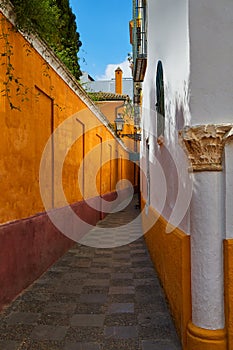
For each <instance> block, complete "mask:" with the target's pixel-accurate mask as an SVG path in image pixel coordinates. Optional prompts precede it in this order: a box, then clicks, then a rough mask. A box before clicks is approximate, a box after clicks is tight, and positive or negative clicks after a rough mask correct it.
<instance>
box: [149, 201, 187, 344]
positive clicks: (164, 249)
mask: <svg viewBox="0 0 233 350" xmlns="http://www.w3.org/2000/svg"><path fill="white" fill-rule="evenodd" d="M144 205H145V201H144V200H143V199H142V206H143V207H144ZM150 216H151V217H153V218H157V220H156V223H155V224H154V225H153V226H152V228H151V229H150V230H149V231H148V232H147V233H146V235H145V240H146V243H147V246H148V249H149V252H150V255H151V258H152V261H153V263H154V265H155V268H156V270H157V272H158V275H159V278H160V280H161V283H162V285H163V288H164V290H165V293H166V296H167V299H168V302H169V305H170V309H171V313H172V315H173V318H174V321H175V325H176V328H177V331H178V333H179V336H180V338H181V341H182V344H183V349H186V333H187V324H188V322H189V321H190V320H191V282H190V281H191V277H190V272H191V269H190V237H189V236H188V235H186V234H185V233H183V232H182V231H181V230H180V229H178V228H174V230H173V231H172V232H171V233H166V226H167V224H168V223H167V221H166V220H165V219H164V218H163V217H161V216H159V215H158V214H157V213H156V211H155V210H154V209H153V208H151V207H150V208H149V213H148V216H145V214H144V216H143V221H146V220H148V217H150Z"/></svg>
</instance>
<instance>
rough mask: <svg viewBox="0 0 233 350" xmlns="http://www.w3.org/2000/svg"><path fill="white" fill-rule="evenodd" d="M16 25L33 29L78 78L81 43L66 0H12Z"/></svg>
mask: <svg viewBox="0 0 233 350" xmlns="http://www.w3.org/2000/svg"><path fill="white" fill-rule="evenodd" d="M12 3H13V5H14V7H15V12H16V21H17V26H18V28H19V29H22V30H23V31H26V32H28V33H30V32H36V33H37V34H38V35H39V36H40V37H41V38H42V39H44V40H45V41H46V42H47V43H48V45H49V46H51V48H52V49H53V50H54V52H55V53H56V54H57V56H58V57H59V58H60V59H61V61H62V62H63V63H64V64H65V65H66V66H67V67H68V69H69V70H70V71H71V73H72V74H73V75H74V76H75V77H76V78H77V79H79V78H80V76H81V71H80V66H79V63H78V60H79V59H78V51H79V48H80V46H81V45H82V43H81V41H80V38H79V33H78V32H77V26H76V22H75V19H76V17H75V15H74V14H73V12H72V9H71V8H70V5H69V0H39V1H38V0H12Z"/></svg>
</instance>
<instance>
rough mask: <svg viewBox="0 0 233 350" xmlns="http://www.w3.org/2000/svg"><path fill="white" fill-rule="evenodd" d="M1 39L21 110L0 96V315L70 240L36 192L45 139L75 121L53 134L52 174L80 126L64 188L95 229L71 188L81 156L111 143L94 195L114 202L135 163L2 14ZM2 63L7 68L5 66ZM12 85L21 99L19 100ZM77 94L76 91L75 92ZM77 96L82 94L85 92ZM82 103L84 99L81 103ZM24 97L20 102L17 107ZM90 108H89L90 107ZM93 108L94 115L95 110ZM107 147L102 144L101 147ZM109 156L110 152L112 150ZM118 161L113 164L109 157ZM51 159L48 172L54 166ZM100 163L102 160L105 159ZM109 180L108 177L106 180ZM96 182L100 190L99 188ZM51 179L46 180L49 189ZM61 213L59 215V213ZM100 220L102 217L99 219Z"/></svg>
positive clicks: (54, 202)
mask: <svg viewBox="0 0 233 350" xmlns="http://www.w3.org/2000/svg"><path fill="white" fill-rule="evenodd" d="M0 31H1V32H0V35H1V34H2V33H3V34H6V35H7V36H6V38H7V40H8V41H9V43H10V46H11V47H10V51H11V52H10V56H9V57H8V58H10V64H12V66H13V68H14V70H13V71H12V73H13V75H12V77H11V80H12V82H11V83H10V84H9V89H10V90H9V92H10V96H11V99H10V102H11V103H13V105H14V106H16V107H18V106H20V109H21V111H18V110H16V109H11V108H10V105H9V100H7V98H6V97H4V96H3V95H4V91H3V92H2V93H1V94H0V128H1V139H0V192H1V196H0V247H1V248H0V281H1V288H0V309H1V308H2V307H3V306H4V305H6V304H7V303H9V302H10V301H11V300H12V299H13V298H14V297H15V296H16V295H17V294H18V293H20V292H21V291H22V290H23V289H24V288H26V287H27V286H28V285H29V284H30V283H32V282H33V281H34V280H35V279H36V278H37V277H38V276H39V275H40V274H42V273H43V272H44V271H45V270H46V269H47V268H48V267H49V266H50V265H51V264H52V263H53V262H54V261H55V260H56V259H58V258H59V257H60V256H61V255H62V254H63V253H64V252H65V251H66V250H67V249H68V248H69V247H70V246H71V245H72V244H73V241H71V240H69V239H68V238H66V237H65V236H63V235H62V234H61V233H60V232H59V231H58V229H56V228H55V227H54V226H53V224H52V223H51V222H50V220H49V218H48V216H47V214H46V212H45V208H44V205H43V203H42V199H41V195H40V186H39V168H40V161H41V157H42V154H43V150H44V148H45V145H46V143H47V141H48V139H49V137H50V135H51V133H52V132H53V131H54V130H55V129H56V128H57V127H58V126H60V125H61V124H62V123H63V122H64V121H67V120H68V119H69V117H70V116H72V115H75V119H74V122H73V123H74V125H73V126H71V127H69V128H68V129H67V130H62V132H61V135H60V134H59V141H60V143H59V146H58V147H57V148H56V149H55V150H54V151H53V153H52V154H50V158H49V159H48V164H50V165H49V166H50V167H51V169H50V171H51V174H52V171H53V170H54V169H56V163H57V162H58V160H59V155H60V152H61V151H62V149H64V147H65V143H66V141H67V140H69V139H70V138H71V137H72V133H73V132H76V131H77V130H78V128H82V127H83V130H84V131H85V132H84V134H83V135H81V137H80V138H78V139H77V141H76V142H75V143H74V145H73V146H72V147H71V148H70V150H69V152H68V153H67V155H66V157H65V162H64V167H63V173H62V185H63V188H64V193H65V195H66V199H67V201H68V203H71V204H72V208H73V210H74V211H75V212H77V213H78V214H79V215H80V216H81V218H82V219H83V220H84V221H86V222H88V223H90V224H92V225H95V224H96V222H97V221H98V220H99V219H100V217H101V215H100V213H98V212H97V211H96V210H94V209H92V208H90V207H89V206H88V205H87V203H86V202H85V201H83V194H82V193H81V191H80V188H79V187H78V186H77V172H78V168H79V165H80V163H81V162H82V160H83V156H85V157H86V155H87V154H88V152H90V151H91V150H92V149H93V148H94V147H95V146H96V145H98V144H99V143H100V140H102V142H103V143H104V142H105V141H107V143H108V142H109V144H111V147H112V148H111V153H112V156H113V159H112V160H108V161H106V162H105V164H104V165H103V167H102V170H101V178H100V177H99V174H97V180H96V183H97V189H98V191H99V193H101V195H102V196H103V197H104V198H106V200H111V199H114V198H115V195H116V194H115V184H116V182H117V181H118V180H119V179H120V177H121V176H122V177H123V178H127V179H129V180H131V182H132V183H133V180H134V177H133V170H134V165H133V164H132V163H129V162H128V161H127V160H125V159H124V158H126V159H127V157H128V154H127V152H126V151H125V150H124V149H123V148H122V147H121V145H120V144H119V143H118V142H113V143H112V141H113V140H114V136H113V135H112V134H111V132H110V131H109V130H108V128H107V127H105V126H104V125H103V124H102V123H101V122H100V120H99V119H98V118H97V117H96V116H95V114H94V112H92V111H91V110H90V108H87V105H86V104H85V103H84V102H83V101H82V100H81V99H80V98H79V96H78V95H77V94H76V93H75V92H74V91H73V90H72V89H71V88H70V87H69V85H68V84H67V83H66V82H65V81H64V80H63V79H62V78H61V77H60V76H59V75H58V74H57V73H56V72H55V71H54V69H53V68H51V66H49V65H48V64H47V63H46V62H45V61H44V59H43V58H42V57H41V56H40V54H39V53H38V52H37V51H36V50H35V49H34V48H33V47H32V46H30V45H29V44H28V42H27V41H26V40H25V38H24V37H23V36H22V35H21V34H20V33H18V32H15V31H14V30H12V26H11V25H10V23H9V22H8V21H7V20H6V19H4V17H2V16H1V14H0ZM5 46H6V40H4V39H3V38H2V36H0V53H1V54H0V65H1V70H0V90H4V86H5V85H4V83H5V82H6V79H7V76H6V72H7V68H9V62H8V64H7V56H4V55H3V54H4V52H6V48H5ZM4 63H5V64H4ZM15 79H17V80H18V81H19V82H20V84H22V85H21V86H20V89H21V90H22V91H25V89H26V94H25V95H22V94H21V95H18V96H17V93H18V92H17V90H16V89H17V87H19V85H17V84H15ZM81 90H82V89H81ZM83 94H85V93H84V92H83ZM86 98H87V97H86ZM22 99H24V101H21V100H22ZM90 103H91V102H90ZM93 110H94V109H93ZM107 146H108V145H107ZM108 147H109V150H110V146H108ZM116 154H117V155H118V157H122V160H121V159H118V160H115V159H114V158H115V155H116ZM53 159H54V166H52V165H51V164H52V163H53V162H52V160H53ZM103 160H104V158H103ZM96 162H99V159H95V157H94V156H92V157H91V158H90V159H89V161H88V162H86V163H85V171H84V177H85V174H86V173H88V172H87V170H90V169H91V167H92V166H93V165H94V164H96ZM110 174H111V177H110ZM100 180H101V185H100ZM52 181H53V176H52V175H51V177H50V176H49V178H48V183H49V184H51V183H52ZM53 182H54V194H53V195H51V193H48V196H50V197H51V198H50V197H49V198H50V199H51V201H50V203H49V208H53V207H55V208H60V207H62V206H63V205H64V201H63V199H62V198H61V197H60V195H59V194H58V193H57V188H58V186H59V184H57V183H56V180H54V181H53ZM83 184H84V196H85V193H86V194H87V195H88V196H87V197H88V198H93V197H94V200H95V198H96V197H95V196H96V193H95V192H94V191H93V188H94V184H93V183H90V181H88V179H87V178H85V179H84V183H83ZM59 210H60V209H59ZM102 216H104V213H103V214H102Z"/></svg>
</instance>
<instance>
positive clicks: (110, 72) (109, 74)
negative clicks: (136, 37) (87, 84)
mask: <svg viewBox="0 0 233 350" xmlns="http://www.w3.org/2000/svg"><path fill="white" fill-rule="evenodd" d="M118 67H120V68H121V70H122V71H123V78H132V70H131V68H130V67H129V61H128V59H127V58H126V59H125V61H124V62H121V63H117V64H108V65H107V67H106V69H105V74H104V75H101V76H99V77H97V79H96V80H111V79H112V78H115V70H116V69H117V68H118Z"/></svg>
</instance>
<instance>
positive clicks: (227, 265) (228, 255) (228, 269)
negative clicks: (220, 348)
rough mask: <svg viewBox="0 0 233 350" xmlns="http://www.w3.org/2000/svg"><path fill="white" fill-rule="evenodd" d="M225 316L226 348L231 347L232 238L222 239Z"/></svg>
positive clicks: (232, 324) (232, 319) (232, 321)
mask: <svg viewBox="0 0 233 350" xmlns="http://www.w3.org/2000/svg"><path fill="white" fill-rule="evenodd" d="M224 282H225V317H226V329H227V337H228V349H229V350H231V349H233V239H226V240H225V241H224Z"/></svg>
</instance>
